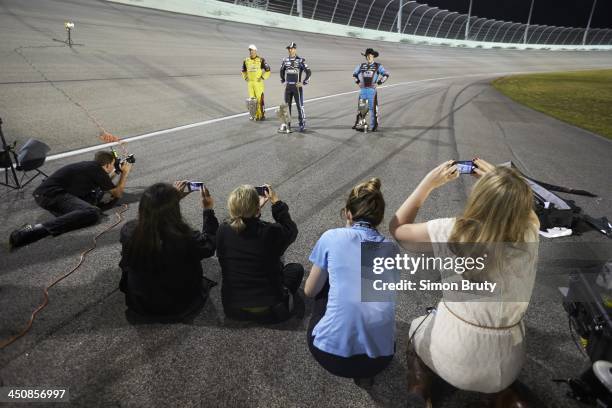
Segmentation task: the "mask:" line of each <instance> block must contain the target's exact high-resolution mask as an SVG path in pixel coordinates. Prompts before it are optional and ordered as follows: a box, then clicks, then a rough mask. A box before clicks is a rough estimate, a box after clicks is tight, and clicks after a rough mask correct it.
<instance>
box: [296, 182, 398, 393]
mask: <svg viewBox="0 0 612 408" xmlns="http://www.w3.org/2000/svg"><path fill="white" fill-rule="evenodd" d="M342 213H343V215H344V217H345V218H346V227H344V228H336V229H331V230H328V231H327V232H325V233H324V234H323V235H322V236H321V238H319V241H318V242H317V244H316V245H315V247H314V249H313V250H312V254H311V255H310V261H311V262H312V264H313V265H312V269H311V270H310V275H309V276H308V279H307V280H306V284H305V285H304V293H305V294H306V296H310V297H315V304H314V309H313V312H312V318H311V320H310V324H309V326H308V333H307V341H308V348H309V349H310V352H311V353H312V355H313V356H314V358H315V360H317V362H318V363H319V364H321V366H323V368H325V369H326V370H327V371H329V372H330V373H332V374H334V375H337V376H340V377H347V378H353V379H354V380H355V382H356V383H357V384H358V385H369V384H371V383H372V381H373V377H374V376H375V375H376V374H378V373H379V372H381V371H382V370H383V369H384V368H385V367H387V366H388V365H389V363H390V362H391V360H392V359H393V355H394V353H395V303H394V302H362V301H361V245H362V243H366V242H387V241H388V240H387V239H386V238H385V237H384V236H383V235H382V234H381V233H380V232H378V230H377V229H376V228H377V227H378V225H380V223H381V222H382V221H383V218H384V215H385V200H384V199H383V195H382V193H381V191H380V180H379V179H377V178H373V179H371V180H369V181H366V182H364V183H361V184H358V185H357V186H355V187H354V188H353V189H352V190H351V192H350V194H349V197H348V199H347V200H346V205H345V206H344V208H343V209H342Z"/></svg>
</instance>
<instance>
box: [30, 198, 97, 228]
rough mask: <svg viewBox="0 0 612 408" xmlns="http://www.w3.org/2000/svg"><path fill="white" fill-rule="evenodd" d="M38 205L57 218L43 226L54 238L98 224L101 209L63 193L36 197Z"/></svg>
mask: <svg viewBox="0 0 612 408" xmlns="http://www.w3.org/2000/svg"><path fill="white" fill-rule="evenodd" d="M34 200H35V201H36V204H38V205H39V206H41V207H42V208H44V209H45V210H47V211H49V212H50V213H52V214H53V215H55V216H56V218H54V219H52V220H50V221H47V222H44V223H43V224H42V225H43V227H45V229H46V230H47V231H49V233H50V234H51V235H53V236H56V235H60V234H63V233H65V232H68V231H72V230H75V229H79V228H83V227H87V226H89V225H93V224H95V223H97V222H98V220H99V219H100V209H99V208H98V207H96V206H94V205H91V204H89V203H88V202H87V201H85V200H82V199H80V198H78V197H76V196H73V195H72V194H68V193H62V194H57V195H54V196H53V197H46V196H34Z"/></svg>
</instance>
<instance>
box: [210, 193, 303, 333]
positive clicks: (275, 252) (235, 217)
mask: <svg viewBox="0 0 612 408" xmlns="http://www.w3.org/2000/svg"><path fill="white" fill-rule="evenodd" d="M260 193H261V195H260ZM268 200H269V201H271V202H272V217H273V218H274V221H275V222H274V223H270V222H266V221H262V220H260V216H261V211H260V209H261V207H263V205H264V204H265V203H266V202H267V201H268ZM227 206H228V210H229V217H230V218H229V220H228V221H226V222H224V223H223V224H221V226H220V227H219V233H218V235H217V257H218V258H219V263H220V264H221V273H222V276H223V283H222V287H221V300H222V303H223V309H224V311H225V314H226V316H228V317H230V318H234V319H238V320H255V321H259V322H266V323H274V322H280V321H283V320H286V319H288V318H290V317H291V315H292V314H293V313H294V311H295V309H294V308H293V304H294V301H295V300H299V299H297V298H296V297H297V296H298V295H296V292H297V290H298V288H299V287H300V285H301V283H302V278H303V277H304V267H303V266H302V265H300V264H298V263H290V264H287V265H283V262H282V260H281V257H282V256H283V254H284V253H285V251H286V250H287V248H288V247H289V245H291V244H292V243H293V242H294V241H295V239H296V238H297V234H298V229H297V225H296V224H295V222H293V220H292V219H291V216H290V215H289V207H288V206H287V204H285V203H284V202H282V201H280V200H279V198H278V195H277V194H276V192H275V191H274V190H273V189H272V187H271V186H269V185H267V186H262V187H259V192H258V190H257V189H256V188H255V187H253V186H249V185H243V186H240V187H238V188H236V189H235V190H234V191H232V193H231V194H230V196H229V199H228V201H227Z"/></svg>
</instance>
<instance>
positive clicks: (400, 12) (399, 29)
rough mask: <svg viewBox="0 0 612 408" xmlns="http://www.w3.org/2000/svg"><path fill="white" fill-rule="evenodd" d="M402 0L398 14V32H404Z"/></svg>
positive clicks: (400, 0)
mask: <svg viewBox="0 0 612 408" xmlns="http://www.w3.org/2000/svg"><path fill="white" fill-rule="evenodd" d="M402 3H403V1H402V0H399V11H398V12H397V32H398V33H401V32H402V7H403V6H402Z"/></svg>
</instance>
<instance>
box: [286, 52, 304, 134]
mask: <svg viewBox="0 0 612 408" xmlns="http://www.w3.org/2000/svg"><path fill="white" fill-rule="evenodd" d="M296 48H297V45H296V44H295V43H294V42H292V43H291V44H289V45H288V46H287V52H288V53H289V56H288V57H285V58H284V59H283V62H282V63H281V68H280V77H281V83H282V84H287V85H286V88H285V103H286V104H287V105H288V106H289V115H291V104H292V103H293V100H294V99H295V106H296V108H297V111H298V119H299V124H300V132H303V131H304V127H305V126H306V122H305V119H306V115H305V113H304V88H303V86H304V85H306V84H308V80H309V79H310V74H311V72H310V68H308V65H306V60H305V59H304V58H302V57H299V56H298V55H297V52H296ZM302 74H305V77H304V78H303V79H302ZM290 126H291V124H289V127H290Z"/></svg>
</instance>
